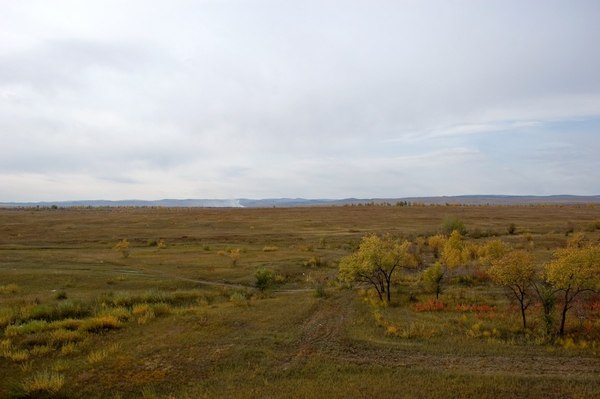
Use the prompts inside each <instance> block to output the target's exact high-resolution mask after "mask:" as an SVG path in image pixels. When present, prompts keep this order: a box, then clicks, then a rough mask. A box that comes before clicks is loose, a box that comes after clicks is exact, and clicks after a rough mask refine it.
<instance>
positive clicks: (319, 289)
mask: <svg viewBox="0 0 600 399" xmlns="http://www.w3.org/2000/svg"><path fill="white" fill-rule="evenodd" d="M314 295H315V297H317V298H325V297H326V296H327V291H326V290H325V284H323V283H316V284H315V293H314Z"/></svg>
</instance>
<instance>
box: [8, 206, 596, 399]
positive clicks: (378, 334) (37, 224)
mask: <svg viewBox="0 0 600 399" xmlns="http://www.w3.org/2000/svg"><path fill="white" fill-rule="evenodd" d="M448 216H452V217H456V218H458V219H460V220H461V221H462V222H464V225H465V226H466V230H467V233H466V241H467V242H469V243H476V244H482V243H485V242H486V241H488V240H490V239H492V238H500V239H502V240H503V241H504V242H506V243H508V244H510V245H511V246H512V247H513V248H517V249H518V248H523V249H527V250H528V251H530V252H531V253H532V254H533V255H534V256H535V259H536V263H537V264H538V265H542V264H543V263H544V262H547V261H548V260H550V259H551V258H552V253H553V251H554V250H555V249H557V248H560V247H564V246H565V245H566V243H567V240H568V239H569V238H570V237H572V236H573V234H576V233H578V232H581V233H583V234H584V235H585V238H586V240H588V241H589V242H592V243H598V242H599V240H600V207H599V206H586V205H577V206H522V207H521V206H510V207H492V206H481V207H475V206H470V207H459V206H428V207H421V206H409V207H398V206H352V207H314V208H289V209H279V208H277V209H165V208H115V209H108V208H107V209H76V208H71V209H3V210H0V332H1V333H0V397H81V398H94V397H99V398H100V397H102V398H104V397H108V398H118V397H121V398H129V397H144V398H154V397H156V398H159V397H173V398H197V397H217V396H221V397H242V398H245V397H247V398H256V397H265V398H268V397H281V398H290V397H291V398H293V397H298V398H312V397H315V398H316V397H327V398H348V397H356V398H361V397H364V398H373V397H390V398H391V397H400V398H401V397H406V398H415V397H417V398H419V397H420V398H428V397H474V398H496V397H523V398H563V397H571V398H592V397H600V321H599V320H600V298H598V296H594V295H591V294H590V295H588V294H586V295H585V296H582V299H581V300H580V301H578V302H577V303H576V304H575V305H574V308H573V310H572V311H571V313H570V314H569V319H568V323H567V334H566V336H565V337H563V338H561V339H557V340H554V339H552V340H551V339H548V337H545V336H544V335H543V334H542V333H541V331H542V330H543V329H544V326H543V323H542V315H541V309H540V308H539V306H537V307H536V306H532V308H531V309H530V310H529V312H530V316H529V317H530V326H529V329H528V330H527V331H525V332H524V331H522V330H521V329H520V316H519V313H518V310H516V309H515V304H514V302H511V301H510V297H509V296H508V295H507V293H506V290H504V289H503V288H502V287H498V286H495V285H493V284H492V283H491V282H490V281H489V279H485V278H483V277H482V276H481V275H477V274H475V275H457V276H455V277H454V279H453V280H452V281H450V282H449V283H448V284H447V287H445V290H444V292H443V293H442V295H441V297H440V301H433V300H432V299H433V298H434V295H432V294H431V293H428V292H426V291H425V290H423V289H422V287H421V285H420V281H419V275H420V274H419V271H418V270H417V271H412V272H406V273H402V274H401V275H399V277H400V278H399V281H398V283H397V284H395V285H394V297H393V298H394V299H393V301H392V303H391V304H389V305H388V306H382V305H381V304H380V303H378V301H377V299H376V298H375V297H374V296H373V292H372V290H370V289H368V287H358V288H359V289H355V290H350V289H346V288H344V287H342V286H341V284H340V283H339V282H338V281H337V279H336V277H337V270H338V262H339V260H340V259H341V258H342V257H344V256H346V255H348V254H350V253H352V252H353V251H355V250H356V249H357V246H358V244H359V242H360V240H361V238H362V237H363V236H364V235H366V234H368V233H378V234H390V235H391V236H394V237H402V238H405V239H409V240H413V241H415V242H416V241H418V240H419V237H420V238H421V240H422V241H424V240H423V238H424V237H427V236H430V235H433V234H436V233H437V232H438V231H439V230H440V228H441V226H442V224H443V221H444V219H445V218H447V217H448ZM511 224H514V225H515V226H514V227H515V228H514V229H511V227H510V225H511ZM511 233H512V234H511ZM123 239H127V240H128V242H129V246H128V248H127V253H126V254H125V253H124V251H123V250H115V249H114V247H115V244H117V243H118V242H119V241H120V240H123ZM124 255H127V256H124ZM423 257H424V261H425V263H426V264H429V263H431V262H432V261H433V259H432V255H431V253H430V252H427V250H426V251H425V252H424V255H423ZM425 266H426V265H424V266H423V267H425ZM259 268H266V269H268V270H271V271H272V272H273V285H272V287H270V288H269V289H267V290H266V291H265V292H259V291H258V290H256V289H255V288H254V285H255V281H256V279H255V273H256V270H257V269H259Z"/></svg>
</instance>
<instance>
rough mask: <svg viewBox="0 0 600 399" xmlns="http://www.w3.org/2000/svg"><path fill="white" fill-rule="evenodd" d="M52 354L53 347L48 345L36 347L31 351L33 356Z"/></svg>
mask: <svg viewBox="0 0 600 399" xmlns="http://www.w3.org/2000/svg"><path fill="white" fill-rule="evenodd" d="M50 352H52V347H50V346H48V345H36V346H34V347H33V348H31V349H30V350H29V353H30V354H31V355H33V356H43V355H46V354H48V353H50Z"/></svg>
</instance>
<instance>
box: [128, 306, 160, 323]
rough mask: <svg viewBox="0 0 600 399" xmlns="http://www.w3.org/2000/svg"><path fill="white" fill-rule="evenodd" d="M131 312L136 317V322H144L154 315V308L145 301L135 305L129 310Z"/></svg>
mask: <svg viewBox="0 0 600 399" xmlns="http://www.w3.org/2000/svg"><path fill="white" fill-rule="evenodd" d="M131 314H132V315H133V316H134V317H135V318H136V319H137V323H138V324H146V323H147V322H148V321H150V320H152V319H154V318H155V317H156V315H155V314H154V309H153V308H152V307H151V306H150V305H148V304H147V303H142V304H139V305H135V306H134V307H133V309H132V310H131Z"/></svg>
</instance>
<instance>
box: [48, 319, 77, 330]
mask: <svg viewBox="0 0 600 399" xmlns="http://www.w3.org/2000/svg"><path fill="white" fill-rule="evenodd" d="M81 323H82V321H81V320H77V319H64V320H56V321H53V322H52V323H50V325H49V326H48V327H49V328H50V329H53V330H54V329H56V330H58V329H65V330H77V329H78V328H79V326H80V325H81Z"/></svg>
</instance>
